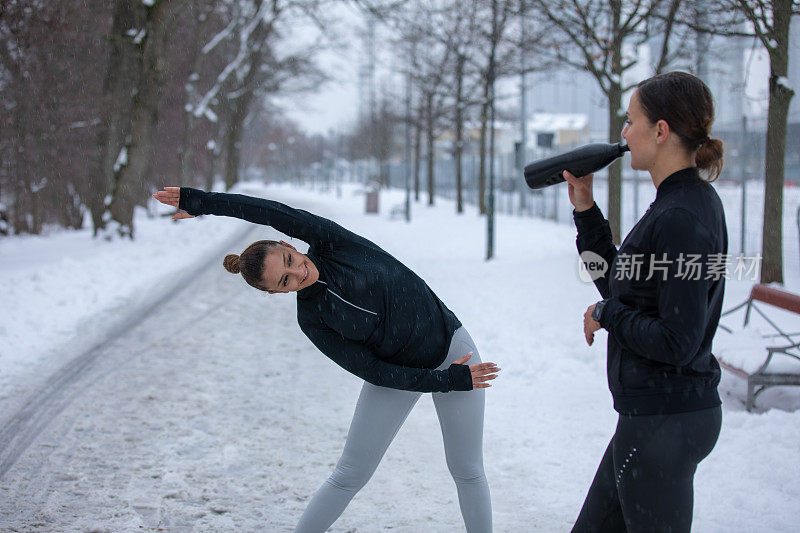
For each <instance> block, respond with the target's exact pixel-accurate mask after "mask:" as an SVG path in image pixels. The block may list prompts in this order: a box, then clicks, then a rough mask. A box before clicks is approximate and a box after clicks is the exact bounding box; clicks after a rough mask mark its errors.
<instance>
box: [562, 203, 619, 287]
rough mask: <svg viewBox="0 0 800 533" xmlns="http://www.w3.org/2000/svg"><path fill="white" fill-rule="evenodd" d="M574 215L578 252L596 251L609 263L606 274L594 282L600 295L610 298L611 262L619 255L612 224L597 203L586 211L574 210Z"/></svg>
mask: <svg viewBox="0 0 800 533" xmlns="http://www.w3.org/2000/svg"><path fill="white" fill-rule="evenodd" d="M572 216H573V219H574V220H575V227H577V228H578V237H577V239H576V244H577V246H578V253H583V252H586V251H589V252H594V253H596V254H597V255H599V256H600V257H602V258H603V259H605V261H606V265H608V270H606V273H605V275H603V276H602V277H599V278H598V279H596V280H595V282H594V285H595V287H597V290H598V291H600V295H601V296H602V297H603V298H608V297H609V296H611V291H610V290H609V288H608V280H609V279H611V263H612V262H613V261H614V258H615V257H616V256H617V247H616V246H614V240H613V238H612V237H611V226H609V224H608V220H606V219H605V217H604V216H603V213H602V211H600V208H599V207H598V206H597V204H596V203H595V204H594V205H593V206H592V207H591V208H590V209H587V210H586V211H581V212H577V211H573V214H572Z"/></svg>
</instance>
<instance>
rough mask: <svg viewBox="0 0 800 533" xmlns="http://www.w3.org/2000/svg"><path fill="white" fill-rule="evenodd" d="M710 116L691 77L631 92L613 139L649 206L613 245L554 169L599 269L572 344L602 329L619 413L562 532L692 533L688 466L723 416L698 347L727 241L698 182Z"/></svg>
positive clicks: (710, 444)
mask: <svg viewBox="0 0 800 533" xmlns="http://www.w3.org/2000/svg"><path fill="white" fill-rule="evenodd" d="M713 120H714V106H713V101H712V97H711V93H710V92H709V90H708V88H707V87H706V86H705V84H703V82H702V81H700V80H699V79H698V78H696V77H694V76H692V75H690V74H685V73H680V72H671V73H668V74H663V75H659V76H655V77H653V78H650V79H648V80H645V81H643V82H641V83H640V84H639V85H638V87H637V89H636V91H635V92H634V94H633V95H632V97H631V100H630V105H629V106H628V112H627V123H626V126H625V129H624V130H623V132H622V136H623V137H624V138H625V140H626V141H627V143H628V147H629V148H630V152H631V167H633V168H634V169H636V170H645V171H647V172H649V173H650V177H651V179H652V181H653V185H654V186H655V187H656V199H655V201H654V202H653V203H652V205H651V206H650V208H649V209H648V210H647V212H646V213H645V214H644V215H643V216H642V218H641V219H640V220H639V221H638V223H637V224H636V225H635V226H634V228H633V229H632V230H631V232H630V233H629V234H628V235H627V237H626V238H625V240H624V241H623V242H622V245H621V246H620V247H619V249H617V248H616V247H615V246H614V243H613V242H612V236H611V230H610V228H609V224H608V221H607V220H605V218H604V217H603V215H602V213H601V212H600V209H599V208H598V207H597V204H595V202H594V198H593V194H592V176H591V175H588V176H584V177H582V178H577V177H575V176H573V175H571V174H569V173H568V172H564V175H565V178H566V179H567V181H568V183H569V197H570V201H571V202H572V204H573V206H574V207H575V211H574V219H575V225H576V226H577V229H578V237H577V245H578V250H579V252H580V253H581V254H582V257H583V258H584V259H586V256H585V255H584V254H585V253H587V252H593V253H594V254H597V255H599V256H601V257H602V258H603V259H604V260H605V261H606V262H607V264H608V265H609V266H610V268H609V270H608V271H607V273H606V274H605V275H604V276H603V277H600V278H599V279H597V280H596V281H595V285H596V286H597V288H598V290H599V291H600V294H601V296H602V298H603V299H602V300H601V301H599V302H598V303H596V304H594V305H592V306H590V307H589V308H588V309H587V311H586V313H585V315H584V334H585V337H586V342H587V343H588V344H590V345H591V344H592V342H593V340H594V333H595V332H596V331H597V330H598V329H600V328H604V329H606V330H607V331H608V347H607V350H608V354H607V358H608V359H607V372H608V383H609V387H610V389H611V394H612V396H613V398H614V409H615V410H616V411H617V412H618V413H619V419H618V422H617V427H616V432H615V433H614V436H613V437H612V438H611V442H610V443H609V445H608V447H607V449H606V451H605V455H604V456H603V459H602V461H601V462H600V466H599V467H598V469H597V473H596V474H595V477H594V481H593V482H592V485H591V487H590V489H589V493H588V494H587V496H586V500H585V501H584V504H583V508H582V509H581V512H580V515H579V516H578V520H577V522H576V523H575V526H574V529H573V531H576V532H590V531H597V532H612V531H629V532H632V531H670V532H673V533H677V532H687V531H689V530H690V529H691V524H692V511H693V483H694V474H695V470H696V469H697V465H698V463H699V462H700V461H702V460H703V459H704V458H705V457H706V456H707V455H708V454H709V453H710V452H711V450H712V449H713V448H714V445H715V444H716V442H717V438H718V436H719V431H720V425H721V420H722V411H721V407H720V404H721V402H720V398H719V395H718V393H717V385H718V383H719V377H720V370H719V365H718V364H717V361H716V359H715V358H714V356H713V355H712V353H711V341H712V339H713V337H714V332H715V331H716V329H717V324H718V322H719V316H720V311H721V307H722V297H723V291H724V287H725V280H724V275H723V274H724V257H725V256H726V254H727V251H728V238H727V229H726V225H725V214H724V212H723V209H722V203H721V202H720V199H719V197H718V196H717V193H716V192H715V190H714V188H713V187H712V186H711V185H710V183H709V182H711V181H714V179H716V178H717V177H718V176H719V173H720V171H721V169H722V142H721V141H720V140H718V139H711V138H710V137H709V132H710V129H711V124H712V122H713ZM701 171H706V172H707V176H708V178H707V179H704V178H702V177H701V174H700V172H701ZM721 263H722V264H721Z"/></svg>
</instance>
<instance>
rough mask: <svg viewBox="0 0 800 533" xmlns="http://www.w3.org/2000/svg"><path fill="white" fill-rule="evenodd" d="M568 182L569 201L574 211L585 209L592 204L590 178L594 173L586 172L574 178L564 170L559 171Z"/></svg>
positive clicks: (592, 177)
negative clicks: (584, 174)
mask: <svg viewBox="0 0 800 533" xmlns="http://www.w3.org/2000/svg"><path fill="white" fill-rule="evenodd" d="M561 174H562V175H563V176H564V179H565V180H567V183H568V184H569V201H570V202H571V203H572V205H573V206H574V207H575V210H576V211H586V210H587V209H590V208H591V207H592V206H593V205H594V193H593V192H592V180H593V179H594V174H587V175H586V176H583V177H581V178H576V177H575V176H573V175H572V174H570V173H569V171H568V170H564V171H563V172H562V173H561Z"/></svg>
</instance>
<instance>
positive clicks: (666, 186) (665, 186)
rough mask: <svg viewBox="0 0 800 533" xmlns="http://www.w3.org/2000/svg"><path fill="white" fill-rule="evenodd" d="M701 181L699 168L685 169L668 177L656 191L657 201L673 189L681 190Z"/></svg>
mask: <svg viewBox="0 0 800 533" xmlns="http://www.w3.org/2000/svg"><path fill="white" fill-rule="evenodd" d="M699 179H700V173H699V172H698V170H697V167H689V168H684V169H683V170H679V171H677V172H674V173H672V174H670V175H669V176H667V178H666V179H665V180H664V181H662V182H661V184H660V185H659V186H658V189H656V200H657V199H659V198H661V197H663V196H664V195H666V194H667V193H669V191H671V190H673V189H679V188H680V187H682V186H683V185H685V184H686V183H691V182H694V181H697V180H699Z"/></svg>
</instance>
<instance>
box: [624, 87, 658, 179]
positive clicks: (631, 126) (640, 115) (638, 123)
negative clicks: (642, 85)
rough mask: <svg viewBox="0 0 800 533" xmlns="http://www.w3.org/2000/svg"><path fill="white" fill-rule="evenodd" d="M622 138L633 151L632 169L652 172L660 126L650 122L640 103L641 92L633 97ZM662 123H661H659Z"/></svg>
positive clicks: (637, 92)
mask: <svg viewBox="0 0 800 533" xmlns="http://www.w3.org/2000/svg"><path fill="white" fill-rule="evenodd" d="M626 116H627V120H626V121H625V128H624V129H623V130H622V138H623V139H625V141H626V142H627V143H628V147H629V148H630V149H631V168H633V169H634V170H650V167H651V166H652V164H653V161H654V160H655V156H656V148H657V146H658V140H659V137H658V134H659V131H658V125H657V124H653V123H652V122H650V119H649V118H647V115H645V113H644V109H642V104H641V103H640V102H639V91H636V92H634V93H633V95H632V96H631V101H630V103H629V104H628V112H627V113H626ZM659 122H661V121H659Z"/></svg>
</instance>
